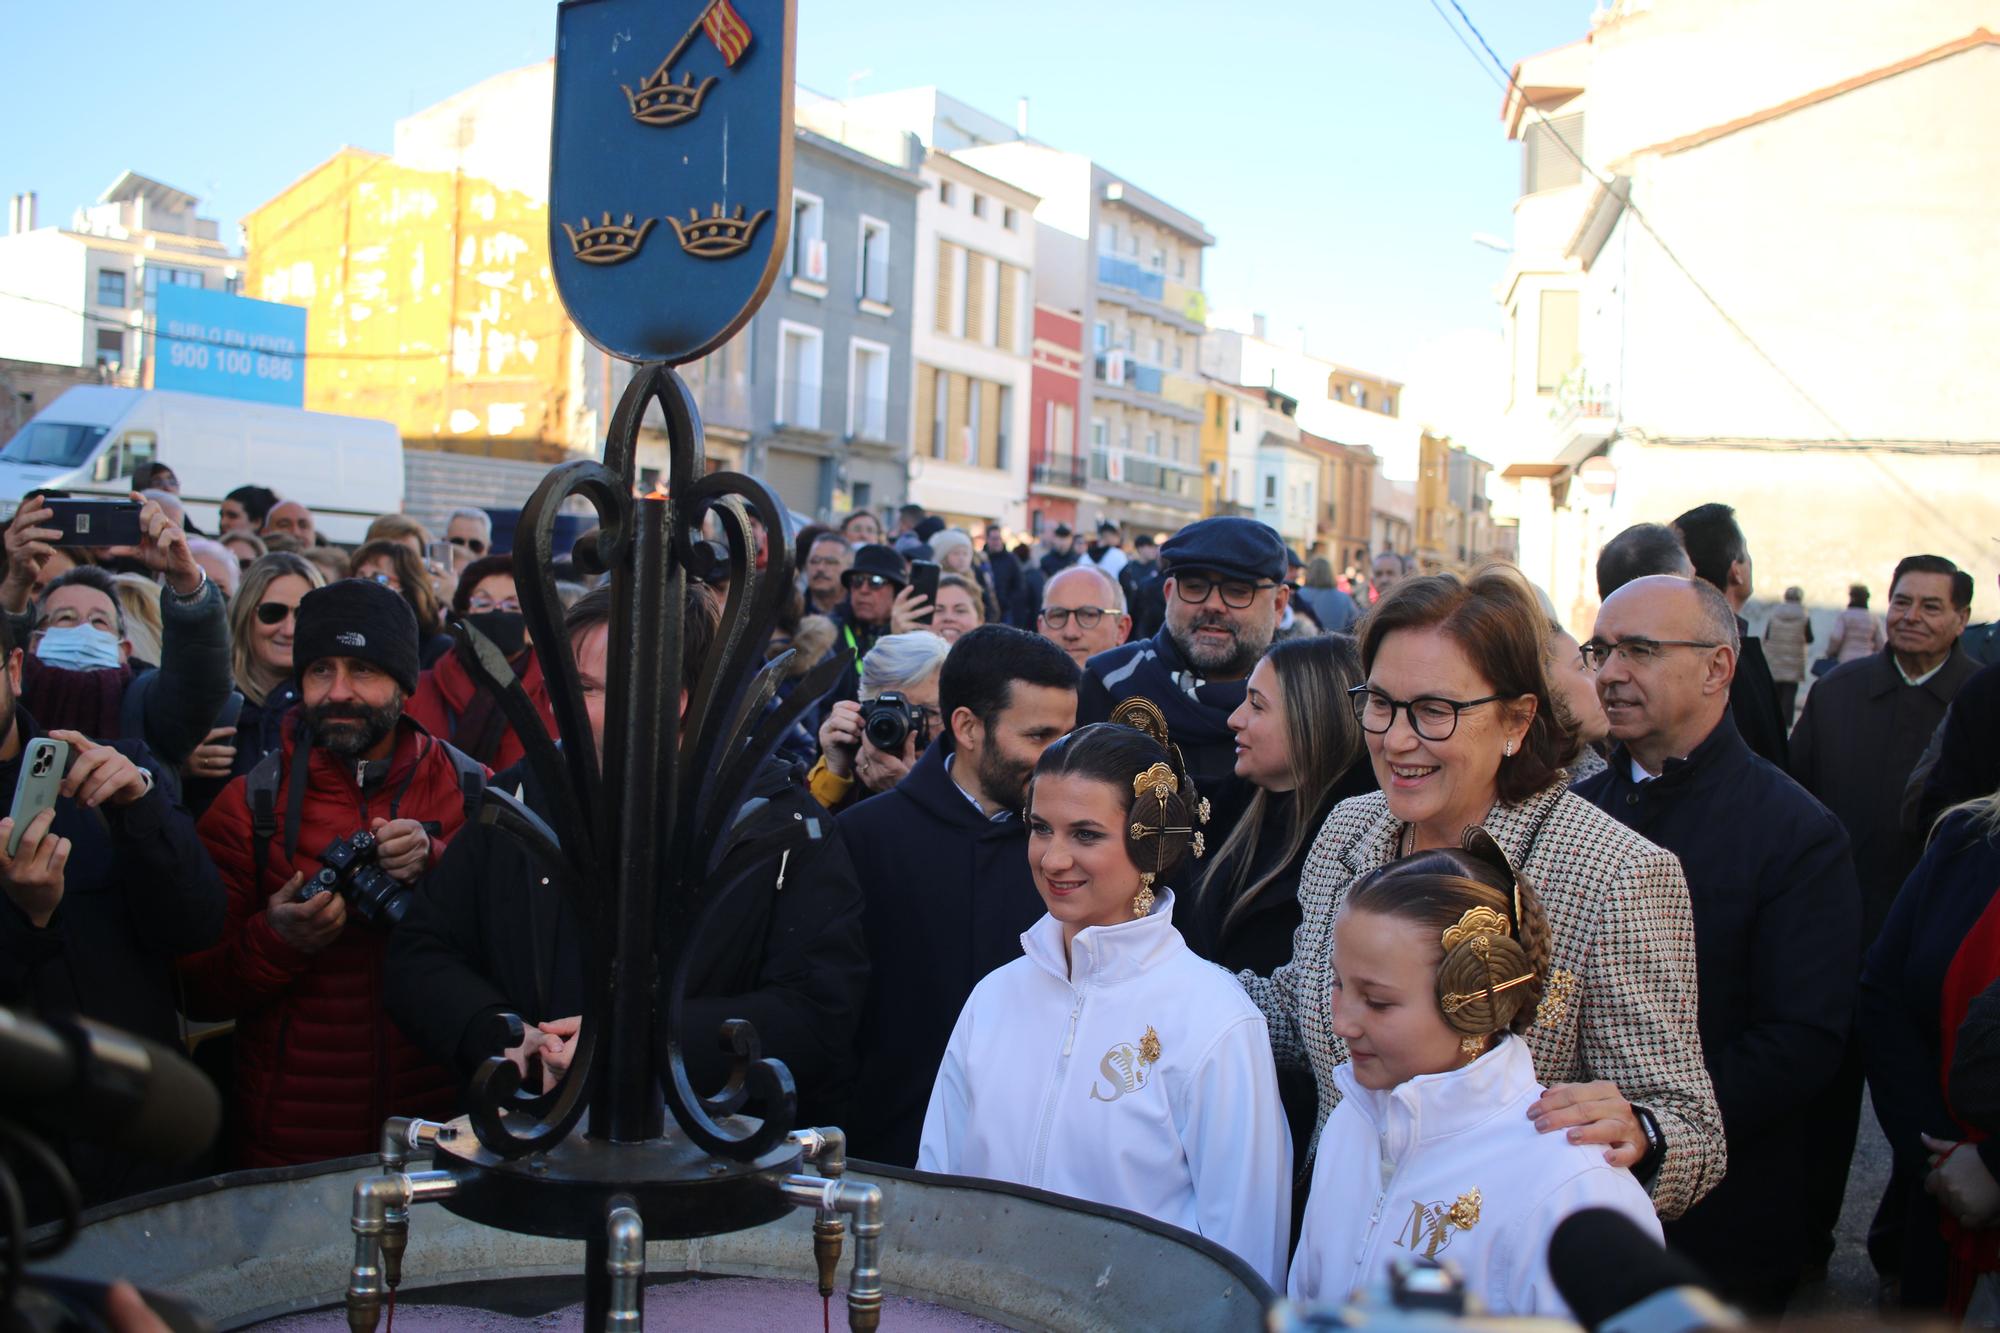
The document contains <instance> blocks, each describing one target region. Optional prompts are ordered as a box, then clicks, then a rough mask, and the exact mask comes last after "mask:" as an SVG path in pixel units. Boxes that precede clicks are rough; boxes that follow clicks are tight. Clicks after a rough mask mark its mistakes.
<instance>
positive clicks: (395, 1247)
mask: <svg viewBox="0 0 2000 1333" xmlns="http://www.w3.org/2000/svg"><path fill="white" fill-rule="evenodd" d="M457 1188H458V1181H457V1180H455V1179H453V1178H452V1176H451V1173H450V1172H447V1171H419V1172H417V1173H415V1174H414V1175H403V1174H401V1173H397V1174H394V1175H382V1176H363V1177H362V1178H361V1179H359V1180H357V1181H355V1182H354V1268H353V1270H352V1271H351V1272H349V1274H348V1278H347V1326H348V1327H349V1328H350V1329H352V1330H353V1331H354V1333H372V1331H373V1329H374V1327H375V1321H376V1319H377V1318H379V1317H380V1316H381V1313H382V1300H383V1297H384V1296H386V1295H387V1294H388V1292H389V1291H390V1289H392V1288H394V1287H395V1286H396V1285H397V1284H398V1283H399V1282H401V1281H402V1280H403V1249H404V1247H405V1246H406V1245H407V1244H408V1243H409V1239H410V1205H411V1204H413V1203H428V1202H430V1201H431V1200H433V1199H445V1198H449V1197H451V1194H452V1192H453V1191H455V1190H456V1189H457ZM392 1270H393V1271H392Z"/></svg>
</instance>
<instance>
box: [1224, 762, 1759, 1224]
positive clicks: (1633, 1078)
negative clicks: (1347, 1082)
mask: <svg viewBox="0 0 2000 1333" xmlns="http://www.w3.org/2000/svg"><path fill="white" fill-rule="evenodd" d="M1485 827H1486V830H1487V832H1489V833H1491V834H1492V835H1493V837H1494V839H1495V841H1497V842H1498V843H1499V844H1500V846H1501V847H1503V848H1505V849H1506V851H1507V854H1508V855H1509V856H1510V857H1512V858H1513V860H1514V864H1515V865H1517V866H1519V867H1520V868H1521V870H1522V873H1523V874H1525V875H1526V876H1527V878H1528V879H1529V881H1530V882H1532V883H1533V884H1534V885H1535V887H1536V888H1537V889H1538V890H1539V891H1540V895H1541V901H1542V907H1543V910H1544V911H1546V912H1547V913H1548V917H1549V925H1550V929H1551V931H1552V933H1553V935H1554V937H1555V938H1554V956H1553V958H1552V960H1551V967H1550V975H1549V979H1548V982H1547V985H1546V988H1545V993H1544V996H1543V1000H1542V1004H1541V1008H1540V1009H1539V1011H1538V1013H1537V1016H1536V1020H1535V1025H1534V1027H1532V1028H1530V1029H1529V1030H1528V1032H1527V1034H1526V1036H1527V1043H1528V1049H1529V1050H1530V1051H1531V1052H1532V1053H1533V1055H1534V1057H1535V1073H1536V1075H1537V1077H1539V1078H1540V1079H1541V1080H1542V1081H1543V1083H1544V1084H1555V1083H1579V1082H1588V1081H1591V1080H1594V1079H1609V1080H1611V1081H1612V1082H1614V1083H1616V1084H1617V1085H1618V1091H1619V1092H1620V1093H1621V1094H1622V1095H1624V1097H1625V1098H1626V1099H1627V1100H1628V1101H1630V1102H1632V1103H1633V1104H1634V1105H1636V1106H1644V1107H1646V1108H1647V1109H1648V1110H1650V1111H1651V1112H1652V1113H1653V1115H1654V1117H1655V1118H1656V1119H1657V1120H1658V1121H1659V1123H1660V1130H1661V1132H1662V1133H1663V1134H1665V1135H1666V1139H1667V1152H1666V1156H1665V1158H1664V1159H1663V1160H1662V1161H1661V1162H1660V1165H1659V1171H1658V1174H1657V1175H1656V1176H1655V1177H1654V1179H1653V1185H1652V1192H1653V1203H1654V1206H1655V1207H1656V1208H1657V1209H1658V1210H1659V1213H1660V1216H1661V1217H1663V1218H1674V1217H1678V1216H1680V1215H1681V1214H1682V1213H1684V1212H1686V1211H1687V1209H1688V1207H1689V1205H1691V1204H1693V1203H1694V1201H1695V1200H1697V1199H1699V1198H1701V1196H1702V1195H1704V1194H1706V1193H1707V1192H1708V1191H1709V1190H1711V1189H1713V1188H1714V1187H1715V1185H1716V1183H1717V1182H1718V1181H1720V1180H1721V1179H1722V1173H1723V1170H1724V1168H1725V1166H1726V1165H1727V1154H1726V1152H1725V1149H1724V1147H1723V1139H1722V1113H1721V1112H1720V1111H1718V1110H1717V1109H1716V1105H1715V1091H1714V1089H1713V1088H1712V1087H1711V1086H1710V1084H1709V1080H1708V1071H1707V1069H1706V1068H1704V1066H1703V1064H1702V1056H1701V1037H1700V1035H1699V1032H1698V1031H1697V1029H1696V1026H1695V1013H1696V1008H1695V1006H1696V996H1697V995H1698V994H1699V986H1698V983H1697V980H1696V975H1695V943H1694V914H1693V911H1692V909H1691V908H1690V906H1689V903H1688V890H1687V880H1686V879H1685V878H1684V877H1683V876H1682V874H1681V866H1680V862H1679V861H1678V860H1676V859H1675V858H1674V855H1673V854H1672V853H1671V852H1668V851H1665V850H1663V849H1662V848H1659V847H1656V846H1654V845H1653V844H1652V843H1650V842H1647V841H1646V840H1645V839H1644V838H1642V837H1640V836H1639V835H1638V834H1636V833H1634V832H1633V831H1632V830H1630V829H1628V828H1626V827H1625V826H1624V825H1623V824H1620V823H1619V822H1618V821H1617V820H1615V819H1612V818H1611V817H1610V816H1609V815H1607V814H1604V813H1603V812H1602V811H1600V810H1598V809H1597V808H1596V807H1595V806H1593V805H1591V804H1590V802H1588V801H1586V800H1584V799H1583V798H1582V797H1579V796H1576V795H1574V794H1572V793H1571V792H1570V791H1569V790H1568V789H1567V788H1566V787H1564V786H1563V785H1562V784H1561V783H1560V782H1558V783H1556V784H1554V785H1552V786H1550V787H1548V788H1546V789H1545V790H1543V791H1541V792H1538V793H1536V794H1535V795H1533V796H1531V797H1529V798H1528V799H1527V800H1525V801H1523V802H1521V803H1520V804H1519V805H1496V806H1494V807H1493V809H1492V811H1491V812H1490V813H1489V814H1488V815H1487V817H1486V821H1485ZM1402 831H1403V824H1402V821H1401V820H1399V819H1397V818H1396V817H1395V816H1394V815H1392V814H1390V813H1389V803H1388V797H1387V796H1385V795H1383V794H1382V793H1381V792H1371V793H1370V794H1368V795H1366V796H1356V797H1353V798H1351V799H1349V800H1345V801H1342V802H1341V803H1340V804H1339V805H1337V806H1335V807H1334V810H1333V813H1332V814H1331V815H1329V816H1328V817H1327V820H1326V823H1325V824H1324V825H1322V826H1321V828H1320V832H1319V837H1318V838H1317V839H1316V840H1315V841H1314V843H1313V849H1312V853H1311V855H1310V856H1308V857H1307V859H1306V866H1305V871H1304V873H1303V874H1302V875H1301V876H1300V879H1299V906H1300V908H1301V910H1302V911H1303V912H1304V920H1303V921H1302V922H1301V923H1300V925H1299V928H1298V932H1297V933H1296V935H1294V937H1293V940H1292V961H1291V962H1289V963H1287V964H1285V965H1284V966H1283V967H1281V968H1279V969H1278V970H1277V971H1276V972H1274V973H1272V974H1271V975H1270V976H1269V977H1259V976H1256V975H1255V974H1253V973H1249V972H1243V973H1239V974H1238V979H1239V980H1240V981H1242V983H1243V985H1244V988H1245V989H1247V990H1248V991H1249V992H1250V998H1251V999H1253V1000H1254V1001H1256V1003H1257V1007H1258V1008H1259V1009H1261V1010H1263V1011H1264V1017H1265V1020H1266V1021H1267V1022H1268V1024H1269V1025H1270V1029H1271V1049H1272V1052H1273V1053H1274V1054H1275V1055H1276V1057H1277V1060H1278V1064H1279V1065H1280V1066H1281V1067H1283V1066H1287V1065H1310V1067H1311V1068H1312V1071H1313V1076H1314V1080H1315V1081H1316V1082H1317V1084H1318V1085H1319V1124H1318V1126H1316V1127H1315V1129H1314V1131H1313V1139H1314V1143H1315V1144H1317V1143H1318V1138H1319V1127H1323V1126H1324V1125H1325V1124H1326V1117H1327V1114H1328V1113H1329V1112H1330V1111H1332V1109H1333V1107H1334V1105H1335V1104H1336V1103H1337V1102H1338V1101H1339V1099H1340V1094H1339V1092H1338V1090H1337V1089H1336V1087H1335V1084H1334V1081H1333V1071H1334V1069H1335V1067H1336V1066H1338V1065H1341V1064H1343V1063H1345V1062H1346V1060H1347V1046H1346V1043H1344V1042H1343V1041H1341V1039H1340V1038H1339V1037H1337V1036H1335V1035H1334V1033H1333V1000H1332V989H1331V981H1332V974H1333V920H1334V917H1335V916H1336V915H1337V914H1338V913H1339V911H1340V906H1341V904H1342V903H1343V902H1344V901H1346V898H1347V891H1348V889H1349V888H1350V887H1352V886H1353V885H1354V884H1356V883H1358V882H1359V881H1360V880H1361V878H1362V877H1363V876H1364V875H1366V874H1368V872H1370V871H1372V870H1375V869H1377V868H1379V867H1381V866H1384V865H1387V864H1388V863H1389V862H1390V861H1392V860H1394V859H1395V858H1396V846H1397V841H1398V839H1399V838H1400V837H1401V834H1402Z"/></svg>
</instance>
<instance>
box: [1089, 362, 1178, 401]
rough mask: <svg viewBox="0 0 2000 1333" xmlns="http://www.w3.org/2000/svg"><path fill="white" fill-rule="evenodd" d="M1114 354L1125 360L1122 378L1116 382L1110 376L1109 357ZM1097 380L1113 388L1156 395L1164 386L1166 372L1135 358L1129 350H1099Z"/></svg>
mask: <svg viewBox="0 0 2000 1333" xmlns="http://www.w3.org/2000/svg"><path fill="white" fill-rule="evenodd" d="M1114 355H1118V356H1122V357H1123V358H1124V362H1125V368H1124V372H1123V375H1122V378H1121V379H1120V380H1119V381H1118V382H1116V383H1114V382H1113V380H1112V378H1111V369H1110V365H1111V359H1112V357H1113V356H1114ZM1097 380H1098V383H1100V384H1110V385H1112V386H1113V387H1114V388H1125V389H1130V390H1132V391H1133V392H1134V393H1150V394H1153V395H1155V396H1158V395H1159V394H1160V393H1161V391H1162V390H1163V389H1164V388H1165V385H1166V372H1165V371H1163V370H1161V369H1160V368H1159V367H1158V366H1149V365H1147V364H1146V363H1145V362H1143V361H1140V360H1138V359H1136V358H1135V357H1133V355H1132V354H1131V353H1130V352H1124V353H1112V352H1099V353H1098V354H1097Z"/></svg>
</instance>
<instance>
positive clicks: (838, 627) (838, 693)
mask: <svg viewBox="0 0 2000 1333" xmlns="http://www.w3.org/2000/svg"><path fill="white" fill-rule="evenodd" d="M827 619H829V620H831V621H832V622H833V647H831V648H829V649H828V650H827V653H828V655H829V656H830V655H832V654H834V653H837V652H839V651H841V650H842V649H843V648H845V649H848V650H851V651H852V652H853V654H854V660H853V661H852V662H849V663H848V664H847V670H845V671H843V672H841V673H840V679H839V680H837V681H835V682H834V683H833V688H832V689H830V690H828V691H827V693H826V697H825V698H824V699H821V700H820V701H819V704H818V709H819V711H818V712H817V713H813V714H808V715H807V720H808V721H809V723H810V726H809V728H808V729H809V730H813V731H817V730H818V728H819V724H820V722H821V721H822V720H823V719H824V718H825V715H826V712H827V710H830V709H831V708H832V707H833V705H834V704H836V703H838V702H840V701H841V700H843V699H845V700H848V701H849V702H852V701H854V700H856V699H859V698H860V697H861V659H862V658H864V657H866V656H868V650H869V649H870V648H873V647H874V646H875V641H876V640H877V639H879V638H881V637H882V636H883V635H884V634H887V633H888V632H889V627H888V626H887V625H886V624H883V625H864V624H862V623H861V622H860V621H858V620H856V619H855V618H854V603H852V602H850V601H846V600H842V602H841V603H840V605H839V606H836V607H834V608H833V614H832V615H830V616H828V617H827Z"/></svg>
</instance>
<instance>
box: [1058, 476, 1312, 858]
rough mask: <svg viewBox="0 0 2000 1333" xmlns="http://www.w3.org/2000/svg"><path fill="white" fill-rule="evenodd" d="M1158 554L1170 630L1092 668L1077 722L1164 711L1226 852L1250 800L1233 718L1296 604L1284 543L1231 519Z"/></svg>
mask: <svg viewBox="0 0 2000 1333" xmlns="http://www.w3.org/2000/svg"><path fill="white" fill-rule="evenodd" d="M1160 555H1161V558H1162V560H1163V561H1164V562H1165V565H1166V569H1167V579H1166V583H1165V587H1164V590H1163V591H1164V593H1165V596H1166V600H1167V622H1166V624H1165V625H1164V626H1163V627H1162V628H1161V630H1160V632H1159V633H1158V634H1156V635H1154V636H1153V637H1152V638H1150V639H1141V640H1139V641H1138V642H1137V643H1128V644H1126V645H1125V646H1124V647H1122V648H1113V649H1111V650H1110V651H1109V652H1105V653H1101V654H1099V655H1098V656H1096V657H1094V658H1092V659H1091V660H1090V662H1089V664H1088V665H1087V666H1086V667H1085V668H1084V672H1083V684H1082V687H1081V688H1080V689H1079V690H1078V692H1077V709H1076V717H1077V721H1078V722H1079V723H1085V722H1103V721H1107V720H1108V719H1109V718H1110V716H1111V710H1112V709H1113V708H1114V707H1116V706H1117V705H1118V703H1119V702H1121V701H1122V700H1125V699H1129V698H1131V697H1132V696H1134V695H1138V696H1140V697H1142V698H1145V699H1148V700H1150V701H1151V702H1152V703H1153V704H1154V705H1155V706H1156V707H1158V708H1159V710H1160V711H1161V713H1162V714H1164V715H1165V717H1166V720H1167V730H1168V733H1169V734H1170V735H1171V737H1172V738H1173V741H1174V743H1175V744H1176V745H1178V746H1180V747H1181V751H1182V753H1183V754H1184V755H1185V756H1186V758H1187V763H1188V770H1189V773H1190V775H1191V776H1192V777H1193V778H1194V781H1195V785H1196V786H1197V787H1199V788H1200V790H1201V793H1202V795H1204V796H1206V797H1208V798H1209V800H1210V803H1211V805H1212V807H1213V811H1214V817H1213V821H1212V823H1211V825H1210V827H1209V829H1208V831H1207V839H1208V843H1209V845H1210V846H1220V845H1221V841H1222V839H1223V838H1225V837H1227V836H1228V835H1229V830H1230V829H1231V828H1233V827H1234V826H1235V823H1236V820H1237V818H1238V817H1239V816H1241V814H1242V813H1243V808H1244V806H1245V805H1247V804H1248V803H1249V799H1250V787H1249V784H1247V783H1245V782H1244V781H1242V780H1241V779H1239V778H1238V777H1237V776H1236V736H1235V733H1233V732H1232V731H1230V729H1229V715H1230V714H1231V713H1233V712H1235V711H1236V710H1237V708H1238V707H1240V706H1241V705H1242V703H1243V696H1244V692H1245V689H1246V686H1247V683H1248V681H1249V678H1250V672H1251V669H1252V668H1254V667H1255V666H1256V665H1257V659H1258V658H1260V657H1262V656H1263V655H1264V650H1265V649H1266V648H1269V647H1270V646H1271V640H1272V638H1273V636H1275V635H1276V634H1277V632H1278V622H1279V621H1280V620H1281V619H1283V618H1284V614H1285V608H1286V607H1287V606H1288V605H1290V603H1291V595H1292V591H1291V589H1290V588H1288V587H1286V586H1285V544H1284V542H1283V541H1281V540H1280V539H1279V537H1278V534H1277V533H1276V532H1274V531H1272V530H1271V528H1270V527H1269V526H1267V525H1265V524H1263V523H1259V522H1258V521H1257V520H1255V519H1252V518H1237V517H1234V516H1229V515H1225V516H1219V517H1216V518H1205V519H1202V520H1201V521H1199V522H1196V523H1190V524H1188V525H1187V526H1186V527H1184V528H1182V529H1181V530H1180V531H1179V532H1177V533H1175V534H1174V535H1173V537H1172V538H1171V539H1170V540H1169V541H1168V542H1167V544H1166V545H1165V546H1164V547H1162V548H1161V551H1160Z"/></svg>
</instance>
